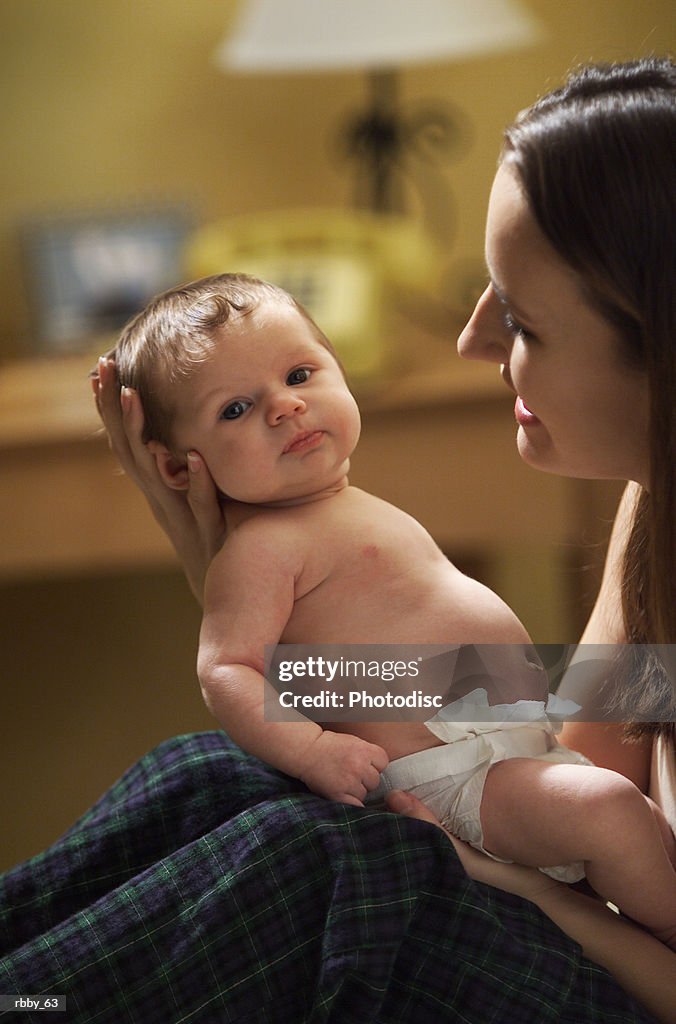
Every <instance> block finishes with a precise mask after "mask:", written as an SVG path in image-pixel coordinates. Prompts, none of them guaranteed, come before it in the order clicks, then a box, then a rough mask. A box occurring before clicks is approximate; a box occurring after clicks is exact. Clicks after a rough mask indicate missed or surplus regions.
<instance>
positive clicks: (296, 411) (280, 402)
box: [268, 388, 307, 426]
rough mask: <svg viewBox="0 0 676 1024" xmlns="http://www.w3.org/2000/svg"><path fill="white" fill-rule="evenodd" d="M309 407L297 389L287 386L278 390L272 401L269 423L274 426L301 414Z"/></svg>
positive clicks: (269, 410)
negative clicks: (282, 389)
mask: <svg viewBox="0 0 676 1024" xmlns="http://www.w3.org/2000/svg"><path fill="white" fill-rule="evenodd" d="M306 409H307V405H306V403H305V401H304V400H303V398H301V396H300V395H299V394H298V392H297V391H294V390H292V389H289V388H286V389H285V390H284V391H280V392H278V393H277V394H276V395H274V396H273V398H272V399H271V401H270V406H269V409H268V423H270V424H272V425H273V426H274V425H275V424H276V423H280V422H281V421H282V420H286V419H288V418H289V417H290V416H300V415H302V413H304V412H305V410H306Z"/></svg>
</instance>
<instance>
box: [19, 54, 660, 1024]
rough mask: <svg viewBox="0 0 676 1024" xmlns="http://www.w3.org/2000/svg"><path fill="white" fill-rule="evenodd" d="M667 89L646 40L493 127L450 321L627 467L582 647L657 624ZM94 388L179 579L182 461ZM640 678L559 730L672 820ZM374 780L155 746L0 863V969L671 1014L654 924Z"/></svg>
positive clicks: (135, 999)
mask: <svg viewBox="0 0 676 1024" xmlns="http://www.w3.org/2000/svg"><path fill="white" fill-rule="evenodd" d="M675 99H676V71H675V68H674V65H673V64H672V63H671V62H669V61H659V60H647V61H641V62H636V63H632V64H628V65H618V66H614V67H598V68H588V69H586V70H585V71H583V72H581V73H580V74H578V75H576V76H573V77H572V78H571V79H570V80H569V82H568V83H567V84H566V85H565V86H564V87H563V88H562V89H561V90H559V91H557V92H555V93H552V94H551V95H549V96H547V97H545V98H544V99H543V100H541V101H540V102H538V103H537V104H536V105H535V106H534V107H532V108H531V109H530V110H529V111H527V112H526V113H525V114H523V115H521V116H520V117H519V119H518V120H517V122H516V123H515V125H513V126H512V127H511V128H510V129H508V131H507V134H506V141H505V147H504V152H503V156H502V160H501V164H500V168H499V170H498V173H497V176H496V181H495V184H494V187H493V191H492V195H491V201H490V209H489V217H488V226H487V239H486V255H487V263H488V269H489V274H490V284H489V286H488V288H487V290H486V292H485V293H484V295H483V296H482V298H481V300H480V301H479V303H478V305H477V309H476V311H475V313H474V315H473V317H472V319H471V321H470V323H469V324H468V325H467V327H466V329H465V331H464V332H463V335H462V337H461V339H460V342H459V347H460V352H461V354H462V355H464V356H466V357H470V358H481V359H490V360H492V361H495V362H496V363H498V364H500V366H501V367H502V370H501V372H502V375H503V377H504V379H505V383H506V385H507V386H508V387H511V388H512V389H513V390H514V391H515V394H516V406H515V414H516V417H517V422H518V445H519V450H520V452H521V454H522V457H523V458H524V459H525V460H526V461H527V462H528V463H529V464H531V465H532V466H534V467H536V468H539V469H542V470H545V471H548V472H556V473H564V474H568V475H571V476H584V477H600V478H608V477H612V478H620V479H626V480H627V481H630V483H629V484H628V487H627V491H626V493H625V496H624V499H623V501H622V503H621V506H620V509H619V512H618V517H617V521H616V524H615V529H614V531H613V537H612V541H611V544H610V549H609V554H608V561H607V566H606V571H605V575H604V579H603V583H602V586H601V590H600V594H599V598H598V602H597V605H596V607H595V609H594V612H593V614H592V616H591V619H590V622H589V625H588V627H587V629H586V631H585V633H584V636H583V641H585V642H594V643H604V644H605V643H612V644H632V645H637V644H640V645H646V644H660V645H669V644H673V643H675V642H676V629H675V615H676V599H675V598H676V591H675V587H676V583H675V580H674V576H675V573H674V568H675V567H676V539H675V536H676V535H675V530H676V492H675V486H674V478H675V475H676V468H675V460H674V451H676V411H675V409H674V405H675V403H674V395H675V394H676V379H675V378H676V366H675V357H674V351H675V350H674V337H675V336H676V330H675V329H676V323H675V313H674V294H675V291H676V290H675V289H674V281H673V273H674V266H675V264H676V261H675V259H674V231H673V223H674V202H675V200H674V190H673V181H674V172H675V171H676V166H675V164H676V160H675V154H674V139H675V138H676V133H675V132H674V128H675V122H676V102H675ZM95 391H96V396H97V402H98V405H99V409H100V411H101V414H102V417H103V419H104V422H105V424H106V427H107V429H108V432H109V435H110V439H111V444H112V446H113V449H114V450H115V452H116V454H117V456H118V458H119V460H120V462H121V464H122V466H123V467H124V469H125V470H126V472H127V473H128V474H129V475H130V476H131V477H132V479H134V480H135V482H136V483H137V484H138V485H139V486H140V487H141V489H142V490H143V492H144V493H145V495H146V497H147V498H148V501H149V503H150V505H151V508H152V510H153V513H154V514H155V517H156V518H157V520H158V522H159V523H160V525H161V526H162V528H163V529H164V530H165V532H166V533H167V534H168V536H169V537H170V538H171V539H172V541H173V543H174V545H175V546H176V549H177V551H178V553H179V556H180V557H181V559H182V561H183V564H184V566H185V570H186V574H187V576H188V578H189V579H190V581H191V585H192V587H193V590H194V592H195V594H196V596H197V597H198V599H199V598H200V595H201V591H202V582H203V579H204V575H205V572H206V568H207V566H208V564H209V562H210V560H211V558H212V557H213V555H214V554H215V552H216V551H218V550H219V548H220V545H221V543H222V540H223V524H222V518H221V514H220V510H219V506H218V503H217V501H216V498H215V490H214V487H213V484H212V482H211V480H210V478H209V475H208V473H207V472H206V469H205V466H204V464H203V462H202V460H201V459H200V457H199V454H198V453H194V454H193V455H192V456H191V458H190V460H189V465H190V469H191V473H190V489H189V491H188V494H187V496H186V495H184V494H183V493H180V492H177V491H171V490H169V489H168V488H166V487H165V486H164V484H163V483H162V481H161V479H160V478H159V476H158V475H157V472H156V468H155V460H154V458H153V457H152V456H151V455H150V454H149V453H148V452H147V451H146V450H145V448H144V446H143V444H142V442H141V431H142V425H143V411H142V408H141V406H140V403H139V401H138V398H137V396H135V395H134V394H133V393H131V392H129V391H123V393H122V395H121V401H120V393H119V387H118V385H117V382H116V377H115V369H114V366H112V365H110V364H109V363H107V362H106V361H105V360H104V361H103V362H102V363H101V364H100V373H99V377H98V380H97V381H96V382H95ZM627 649H628V650H632V649H633V648H629V647H627ZM639 649H642V648H639ZM664 650H667V651H668V648H667V647H665V648H664ZM644 675H645V679H644V682H643V684H642V686H641V694H642V698H643V697H645V706H646V707H647V708H648V709H649V712H651V711H652V710H653V709H657V711H658V712H659V714H658V715H656V717H658V718H659V722H658V724H657V725H655V726H652V725H643V726H642V727H640V728H639V729H638V730H637V729H635V730H634V731H635V732H636V731H638V732H639V733H640V735H638V736H634V737H632V738H631V739H632V742H631V743H630V742H628V741H627V737H626V735H625V732H626V730H625V729H624V727H623V726H620V725H614V726H610V725H604V726H595V725H593V724H588V725H584V726H582V725H581V726H578V727H576V728H575V729H573V728H572V727H570V728H569V730H568V733H567V735H566V736H565V740H566V742H568V743H569V744H571V745H573V746H575V747H577V748H578V749H581V750H582V751H583V752H584V753H586V754H587V755H588V756H590V757H591V758H592V760H594V761H596V763H598V764H602V765H605V766H606V767H612V768H615V769H617V770H618V771H621V772H623V773H624V774H626V775H628V776H629V777H631V778H632V779H633V780H634V781H635V782H636V783H637V784H638V785H639V786H640V787H641V788H642V789H643V790H644V791H645V792H651V793H652V794H653V795H654V797H655V798H656V799H657V800H658V802H659V803H660V805H661V807H662V809H663V811H664V813H665V815H666V817H667V819H668V820H669V824H670V829H669V832H670V833H671V830H673V828H674V826H675V825H676V820H675V815H674V810H673V798H674V790H675V789H676V787H675V786H674V735H673V725H672V724H671V722H670V719H673V718H674V715H673V695H672V694H671V691H670V688H669V686H668V680H667V681H666V683H665V679H664V673H660V672H655V671H652V670H651V666H650V665H649V664H648V665H647V667H646V670H645V673H644ZM634 696H635V695H632V701H633V703H632V707H635V706H636V701H635V699H634ZM649 712H648V713H649ZM641 717H645V716H643V715H642V716H641ZM390 800H391V803H390V806H391V809H393V810H398V811H400V812H402V814H403V815H404V816H405V817H402V816H401V815H396V814H382V813H378V812H371V811H369V810H363V809H360V808H350V807H345V806H344V805H341V804H332V803H329V802H327V801H318V798H314V797H311V796H309V795H308V794H307V793H305V794H302V795H301V794H299V792H298V789H297V787H296V788H294V786H293V785H292V784H291V780H288V779H285V778H284V777H283V776H278V775H274V774H273V773H272V772H271V771H270V770H268V769H264V768H263V766H262V765H261V763H260V762H256V761H255V759H251V758H247V757H246V756H245V755H243V754H241V753H240V752H238V751H236V749H234V748H233V747H232V746H231V745H230V744H229V741H228V740H227V737H225V736H224V735H223V734H204V735H203V736H202V737H183V738H179V739H177V740H174V741H170V742H169V743H167V744H163V745H162V747H161V748H159V749H158V750H157V751H155V752H153V754H152V755H148V757H147V758H145V759H144V760H143V761H142V762H140V763H139V765H137V766H135V768H133V769H132V770H131V771H130V773H128V775H127V776H125V779H124V780H122V783H121V784H120V785H119V786H117V787H115V788H114V789H113V790H111V792H110V793H108V794H106V796H104V797H103V798H102V800H101V801H100V802H99V804H98V805H97V806H96V808H94V810H93V811H92V812H91V813H90V814H89V815H87V816H86V817H85V819H83V821H82V822H81V823H79V825H77V826H76V827H75V828H74V829H73V830H71V833H69V835H68V836H67V837H65V839H64V840H63V841H62V842H61V843H60V844H57V845H56V846H55V847H54V848H52V850H51V851H47V853H45V854H44V855H42V857H41V858H39V859H38V861H37V862H35V863H32V864H29V865H24V866H20V867H19V868H18V869H16V870H15V872H13V873H11V875H10V876H7V878H6V879H5V880H4V883H3V884H2V885H0V897H2V896H3V893H4V907H5V909H4V913H3V914H0V923H4V927H5V932H4V934H5V935H6V936H7V937H8V938H7V940H6V947H7V948H8V950H9V952H8V954H7V956H6V957H5V958H4V959H0V990H2V991H5V992H21V991H33V992H68V993H72V996H73V1003H74V1005H75V1007H76V1009H77V1010H78V1011H79V1016H78V1017H77V1019H79V1020H81V1021H84V1020H89V1019H93V1018H95V1019H96V1020H97V1021H100V1022H106V1021H111V1022H112V1021H114V1020H115V1021H116V1020H120V1019H130V1020H133V1019H141V1016H143V1014H144V1013H145V1016H143V1019H147V1020H155V1019H157V1020H163V1021H165V1020H179V1019H202V1020H212V1019H214V1020H215V1019H225V1012H226V1009H227V1013H228V1014H229V1016H228V1019H234V1018H235V1017H237V1018H238V1019H257V1020H258V1019H259V1020H266V1021H267V1022H270V1021H280V1022H281V1021H287V1020H291V1019H293V1020H297V1021H310V1020H312V1021H320V1020H322V1021H323V1020H333V1021H347V1020H364V1021H370V1020H383V1021H384V1020H387V1021H388V1022H396V1021H401V1022H403V1021H411V1020H414V1019H415V1020H435V1021H449V1022H450V1021H455V1020H458V1019H459V1017H460V1015H462V1019H466V1020H473V1021H476V1022H477V1024H489V1022H490V1024H505V1022H508V1021H512V1020H516V1019H518V1020H523V1021H526V1020H528V1021H537V1022H538V1024H540V1022H544V1021H557V1022H559V1024H566V1022H567V1024H584V1022H590V1024H591V1022H592V1021H593V1022H595V1024H598V1022H606V1024H610V1022H611V1021H613V1022H615V1024H616V1022H618V1021H622V1022H625V1024H629V1022H635V1024H636V1022H642V1024H646V1022H648V1021H650V1020H654V1019H659V1020H662V1021H665V1022H666V1021H669V1020H671V1019H673V1007H674V1005H676V971H675V970H674V967H675V966H676V957H675V954H674V953H672V952H671V951H670V950H669V949H667V947H666V946H665V945H663V944H662V943H660V942H659V941H657V940H656V939H655V938H654V937H653V936H651V935H648V934H647V933H645V932H644V931H642V930H641V929H639V928H637V927H635V926H633V925H631V924H629V923H627V922H626V921H624V920H623V919H622V918H620V917H619V916H618V915H616V914H614V913H612V911H610V910H608V909H607V908H606V907H605V906H604V905H603V904H601V903H599V902H597V901H595V900H593V899H591V898H589V897H587V896H585V895H583V894H582V893H580V892H577V891H575V890H572V889H571V888H570V887H567V886H561V885H560V884H559V883H556V882H554V881H553V880H551V879H549V878H547V877H546V876H544V875H542V873H541V872H538V871H536V870H534V869H528V868H522V867H520V866H516V865H505V864H498V863H496V862H495V861H491V860H489V859H488V858H486V857H484V856H483V855H482V854H480V853H478V852H477V851H475V850H471V849H468V848H467V847H465V846H464V845H463V844H460V843H457V841H455V840H452V837H448V838H451V841H452V842H453V844H454V846H455V848H456V851H457V853H458V856H459V858H460V859H458V857H456V856H455V854H454V853H453V852H452V851H451V848H450V845H449V842H448V838H447V837H446V836H445V834H443V833H442V832H441V831H440V830H438V829H437V830H436V831H435V830H434V829H430V828H429V827H428V826H427V825H421V824H419V823H418V822H417V821H410V820H406V819H407V818H410V817H414V818H419V819H421V820H422V821H432V822H433V823H434V819H433V818H432V816H431V815H430V814H429V812H428V811H427V810H426V809H425V808H424V807H423V806H422V805H420V804H419V803H417V802H415V801H414V800H413V798H411V797H410V796H408V795H406V794H401V793H400V794H395V795H393V796H392V797H391V798H390ZM437 824H438V823H437ZM671 839H672V841H673V835H672V836H671ZM668 841H669V835H667V834H666V833H665V842H668ZM461 864H462V865H464V867H465V869H466V872H467V874H466V873H465V871H464V870H463V868H462V866H461ZM468 875H469V876H470V877H468ZM472 879H475V880H477V881H473V880H472ZM477 882H483V883H486V885H482V884H477ZM367 894H368V895H367ZM27 907H30V908H31V913H30V914H29V913H28V912H27V909H26V908H27ZM2 909H3V908H2V900H1V899H0V910H2ZM38 911H39V912H38ZM2 934H3V933H2V929H0V935H2ZM580 947H582V952H583V953H584V955H582V953H581V950H580ZM0 956H1V951H0ZM598 965H600V966H598ZM608 972H610V973H608ZM3 985H4V986H5V987H4V988H3ZM69 998H70V997H69ZM149 1007H153V1008H154V1014H155V1016H148V1008H149ZM69 1008H70V1004H69ZM219 1013H220V1016H219ZM134 1014H136V1016H134ZM196 1014H197V1015H198V1016H195V1015H196ZM199 1014H201V1016H199Z"/></svg>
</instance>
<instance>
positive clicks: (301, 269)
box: [187, 209, 442, 379]
mask: <svg viewBox="0 0 676 1024" xmlns="http://www.w3.org/2000/svg"><path fill="white" fill-rule="evenodd" d="M187 262H188V271H189V273H190V274H191V275H193V276H195V277H201V276H204V275H208V274H217V273H224V272H227V271H237V272H242V273H249V274H254V275H255V276H257V277H262V278H265V279H266V280H269V281H273V282H274V283H275V284H278V285H280V286H281V287H282V288H286V289H287V291H289V292H291V294H292V295H294V297H295V298H297V299H298V301H299V302H301V303H302V305H303V306H305V307H306V309H307V310H308V312H309V313H310V315H311V316H312V317H313V318H314V319H315V320H316V321H317V323H318V325H319V326H320V327H321V329H322V330H323V331H324V332H325V333H326V335H327V336H328V337H329V338H330V339H331V342H332V343H333V344H334V345H335V347H336V351H337V352H338V354H339V356H340V358H341V360H342V362H343V364H344V366H345V369H346V372H347V373H348V375H349V376H350V378H351V379H355V378H361V379H371V378H374V377H380V376H382V375H383V374H387V372H388V371H390V370H392V368H393V367H394V365H395V364H396V362H397V346H396V343H394V342H393V341H392V338H391V336H390V335H391V331H390V330H388V324H389V323H390V321H391V317H390V314H391V313H392V312H393V311H394V310H395V309H396V308H397V306H400V305H401V304H402V303H403V302H405V300H406V298H407V297H410V296H411V295H415V296H416V297H417V298H420V296H421V294H422V295H424V293H426V292H428V293H430V294H432V292H433V290H434V287H435V285H436V284H437V280H438V277H439V275H440V273H441V269H442V259H441V255H440V252H439V250H438V249H437V247H436V245H435V243H434V241H433V240H432V239H430V238H429V237H428V236H427V235H426V234H425V233H424V232H423V230H422V228H421V227H420V226H418V225H417V224H416V223H415V221H412V220H410V219H408V218H406V217H398V216H382V215H378V214H374V213H369V212H367V211H347V210H346V211H341V210H323V209H305V210H302V209H298V210H282V211H273V212H269V213H265V214H258V215H256V216H251V215H248V216H242V217H235V218H230V219H227V220H223V221H221V222H219V223H216V224H211V225H207V226H206V227H204V228H202V229H200V230H199V231H198V232H197V233H196V234H195V235H194V236H193V239H192V242H191V244H190V245H189V248H188V254H187Z"/></svg>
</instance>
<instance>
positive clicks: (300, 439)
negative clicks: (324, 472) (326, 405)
mask: <svg viewBox="0 0 676 1024" xmlns="http://www.w3.org/2000/svg"><path fill="white" fill-rule="evenodd" d="M323 436H324V431H323V430H306V431H305V432H304V433H302V434H296V436H295V437H294V438H293V440H292V441H289V443H288V444H287V446H286V448H285V449H284V451H283V452H282V455H288V454H289V453H290V452H304V451H307V450H308V449H309V448H316V447H317V445H318V444H320V443H321V440H322V438H323Z"/></svg>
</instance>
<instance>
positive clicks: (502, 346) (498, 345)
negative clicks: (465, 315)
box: [458, 284, 512, 363]
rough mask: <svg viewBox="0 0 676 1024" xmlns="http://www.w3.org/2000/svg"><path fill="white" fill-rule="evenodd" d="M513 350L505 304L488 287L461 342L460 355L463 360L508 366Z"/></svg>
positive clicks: (459, 343) (466, 327) (462, 335)
mask: <svg viewBox="0 0 676 1024" xmlns="http://www.w3.org/2000/svg"><path fill="white" fill-rule="evenodd" d="M511 350H512V338H511V335H510V334H509V332H508V330H507V328H506V327H505V323H504V311H503V308H502V304H501V302H500V300H499V299H498V297H497V295H496V294H495V292H494V291H493V288H492V286H491V285H490V284H489V286H488V288H486V290H485V292H484V293H483V295H482V296H481V298H480V299H479V301H478V302H477V304H476V306H475V308H474V312H473V313H472V315H471V317H470V319H469V320H468V322H467V324H466V325H465V327H464V329H463V331H462V333H461V335H460V337H459V338H458V353H459V355H461V356H462V358H463V359H484V360H486V361H487V362H489V363H507V362H509V355H510V352H511Z"/></svg>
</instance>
